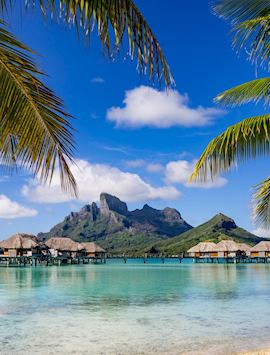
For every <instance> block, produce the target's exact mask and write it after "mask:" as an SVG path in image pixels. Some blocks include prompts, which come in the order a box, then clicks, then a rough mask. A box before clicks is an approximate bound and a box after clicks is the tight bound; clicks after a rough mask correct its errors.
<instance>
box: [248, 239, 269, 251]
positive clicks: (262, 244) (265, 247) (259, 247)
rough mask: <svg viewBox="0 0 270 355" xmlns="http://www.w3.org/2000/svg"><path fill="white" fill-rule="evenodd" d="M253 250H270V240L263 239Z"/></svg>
mask: <svg viewBox="0 0 270 355" xmlns="http://www.w3.org/2000/svg"><path fill="white" fill-rule="evenodd" d="M250 251H251V252H263V251H270V241H269V242H268V241H262V242H260V243H258V244H256V245H254V247H252V248H251V249H250Z"/></svg>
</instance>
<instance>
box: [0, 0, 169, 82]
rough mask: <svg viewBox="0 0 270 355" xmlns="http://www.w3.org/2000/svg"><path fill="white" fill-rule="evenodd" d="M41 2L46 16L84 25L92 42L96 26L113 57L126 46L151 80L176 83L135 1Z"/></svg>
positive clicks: (74, 0) (141, 69) (102, 42)
mask: <svg viewBox="0 0 270 355" xmlns="http://www.w3.org/2000/svg"><path fill="white" fill-rule="evenodd" d="M2 1H4V0H2ZM39 4H40V7H41V10H42V13H43V14H44V16H46V14H50V15H51V16H52V15H54V16H56V17H58V18H59V17H60V18H61V19H62V21H63V22H64V23H66V24H68V25H69V24H71V23H72V24H74V25H75V26H76V28H77V29H79V28H81V31H82V32H83V35H84V37H85V39H88V40H89V42H90V36H91V33H92V31H93V29H94V27H95V25H96V27H97V31H98V34H99V38H100V41H101V44H102V47H103V52H104V53H107V54H108V56H109V58H113V57H115V56H116V55H118V54H119V53H120V46H121V45H122V47H123V52H124V57H125V56H126V55H128V56H130V57H131V58H132V59H133V58H134V57H137V63H138V69H139V71H140V72H141V73H143V74H144V73H145V72H146V71H147V72H148V77H149V79H150V80H151V81H158V82H159V83H161V82H162V81H164V82H165V85H166V86H171V85H174V80H173V77H172V74H171V71H170V68H169V65H168V63H167V61H166V59H165V56H164V54H163V52H162V49H161V47H160V44H159V43H158V41H157V39H156V37H155V35H154V33H153V31H152V30H151V28H150V27H149V25H148V23H147V22H146V20H145V19H144V17H143V15H142V14H141V12H140V11H139V9H138V8H137V7H136V5H135V4H134V2H133V1H132V0H80V1H78V0H60V2H59V8H58V7H56V6H55V2H54V0H47V1H46V0H45V1H43V0H40V1H39ZM30 5H32V6H34V5H35V1H34V0H27V1H26V6H27V7H28V6H30Z"/></svg>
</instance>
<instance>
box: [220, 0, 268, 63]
mask: <svg viewBox="0 0 270 355" xmlns="http://www.w3.org/2000/svg"><path fill="white" fill-rule="evenodd" d="M214 11H215V12H216V13H217V14H218V15H219V16H221V17H223V18H225V19H227V20H231V22H232V26H233V32H234V40H233V44H234V46H235V47H237V48H239V50H241V49H242V48H245V49H246V53H247V54H248V58H249V59H250V60H251V61H252V62H253V63H256V64H257V62H260V63H261V64H264V63H266V64H267V65H268V66H269V56H270V4H269V1H264V0H256V1H254V0H241V1H238V0H220V1H218V2H217V3H216V4H215V5H214Z"/></svg>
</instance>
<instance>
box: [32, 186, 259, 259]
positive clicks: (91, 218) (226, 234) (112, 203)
mask: <svg viewBox="0 0 270 355" xmlns="http://www.w3.org/2000/svg"><path fill="white" fill-rule="evenodd" d="M116 211H118V212H116ZM119 212H121V213H119ZM55 236H59V237H69V238H71V239H73V240H75V241H78V242H87V241H96V242H97V243H98V244H99V245H100V246H102V247H103V248H104V249H106V250H107V251H108V253H109V254H111V255H124V254H125V255H128V256H144V255H145V254H146V253H147V254H151V255H177V254H180V253H183V252H186V251H187V250H188V249H189V248H190V247H192V246H194V245H195V244H197V243H199V242H201V241H213V242H218V241H220V240H223V239H232V240H235V241H236V242H245V243H248V244H251V245H253V244H256V243H258V242H259V241H261V240H262V239H261V238H259V237H257V236H255V235H254V234H251V233H249V232H247V231H246V230H244V229H242V228H240V227H238V226H237V225H236V224H235V222H234V220H233V219H231V218H229V217H227V216H225V215H223V214H221V213H220V214H218V215H216V216H215V217H213V218H212V219H210V220H209V221H208V222H206V223H203V224H202V225H200V226H198V227H196V228H192V226H190V225H189V224H188V223H187V222H186V221H185V220H184V219H183V218H182V216H181V214H180V213H179V212H178V211H177V210H175V209H173V208H169V207H167V208H165V209H163V210H157V209H154V208H152V207H150V206H148V205H144V206H143V208H142V209H137V210H135V211H129V210H128V209H127V205H126V204H125V203H124V202H122V201H121V200H119V199H118V198H117V197H115V196H111V195H109V194H105V193H103V194H101V198H100V207H98V206H97V205H96V204H95V203H92V204H91V205H86V206H84V207H83V208H82V209H81V210H80V211H79V212H71V214H70V215H68V216H67V217H66V218H65V219H64V221H63V222H61V223H59V224H57V225H56V226H54V227H53V228H52V229H51V230H50V231H49V232H48V233H40V234H39V235H38V237H39V238H40V239H41V240H45V239H49V238H51V237H55Z"/></svg>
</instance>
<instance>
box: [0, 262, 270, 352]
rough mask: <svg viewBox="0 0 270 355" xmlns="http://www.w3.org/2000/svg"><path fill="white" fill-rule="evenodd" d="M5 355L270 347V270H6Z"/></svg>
mask: <svg viewBox="0 0 270 355" xmlns="http://www.w3.org/2000/svg"><path fill="white" fill-rule="evenodd" d="M0 340H1V349H0V353H1V354H2V353H3V354H154V353H157V354H162V353H164V354H182V353H183V354H231V353H235V352H238V351H242V350H249V349H251V350H252V349H257V348H267V347H270V265H265V264H256V265H255V264H253V265H251V264H247V265H225V264H223V265H222V264H219V265H212V264H211V265H210V264H193V263H191V262H190V261H189V260H188V261H184V262H183V263H182V264H180V263H179V261H178V260H165V263H164V264H162V263H161V262H160V261H159V260H150V261H149V260H148V261H147V263H146V264H144V263H143V260H140V259H136V260H128V261H127V263H126V264H124V263H123V260H109V261H108V262H107V264H106V265H72V266H60V267H57V266H53V267H45V266H44V267H36V268H35V267H32V268H31V267H27V268H12V267H10V268H5V267H2V268H0Z"/></svg>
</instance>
